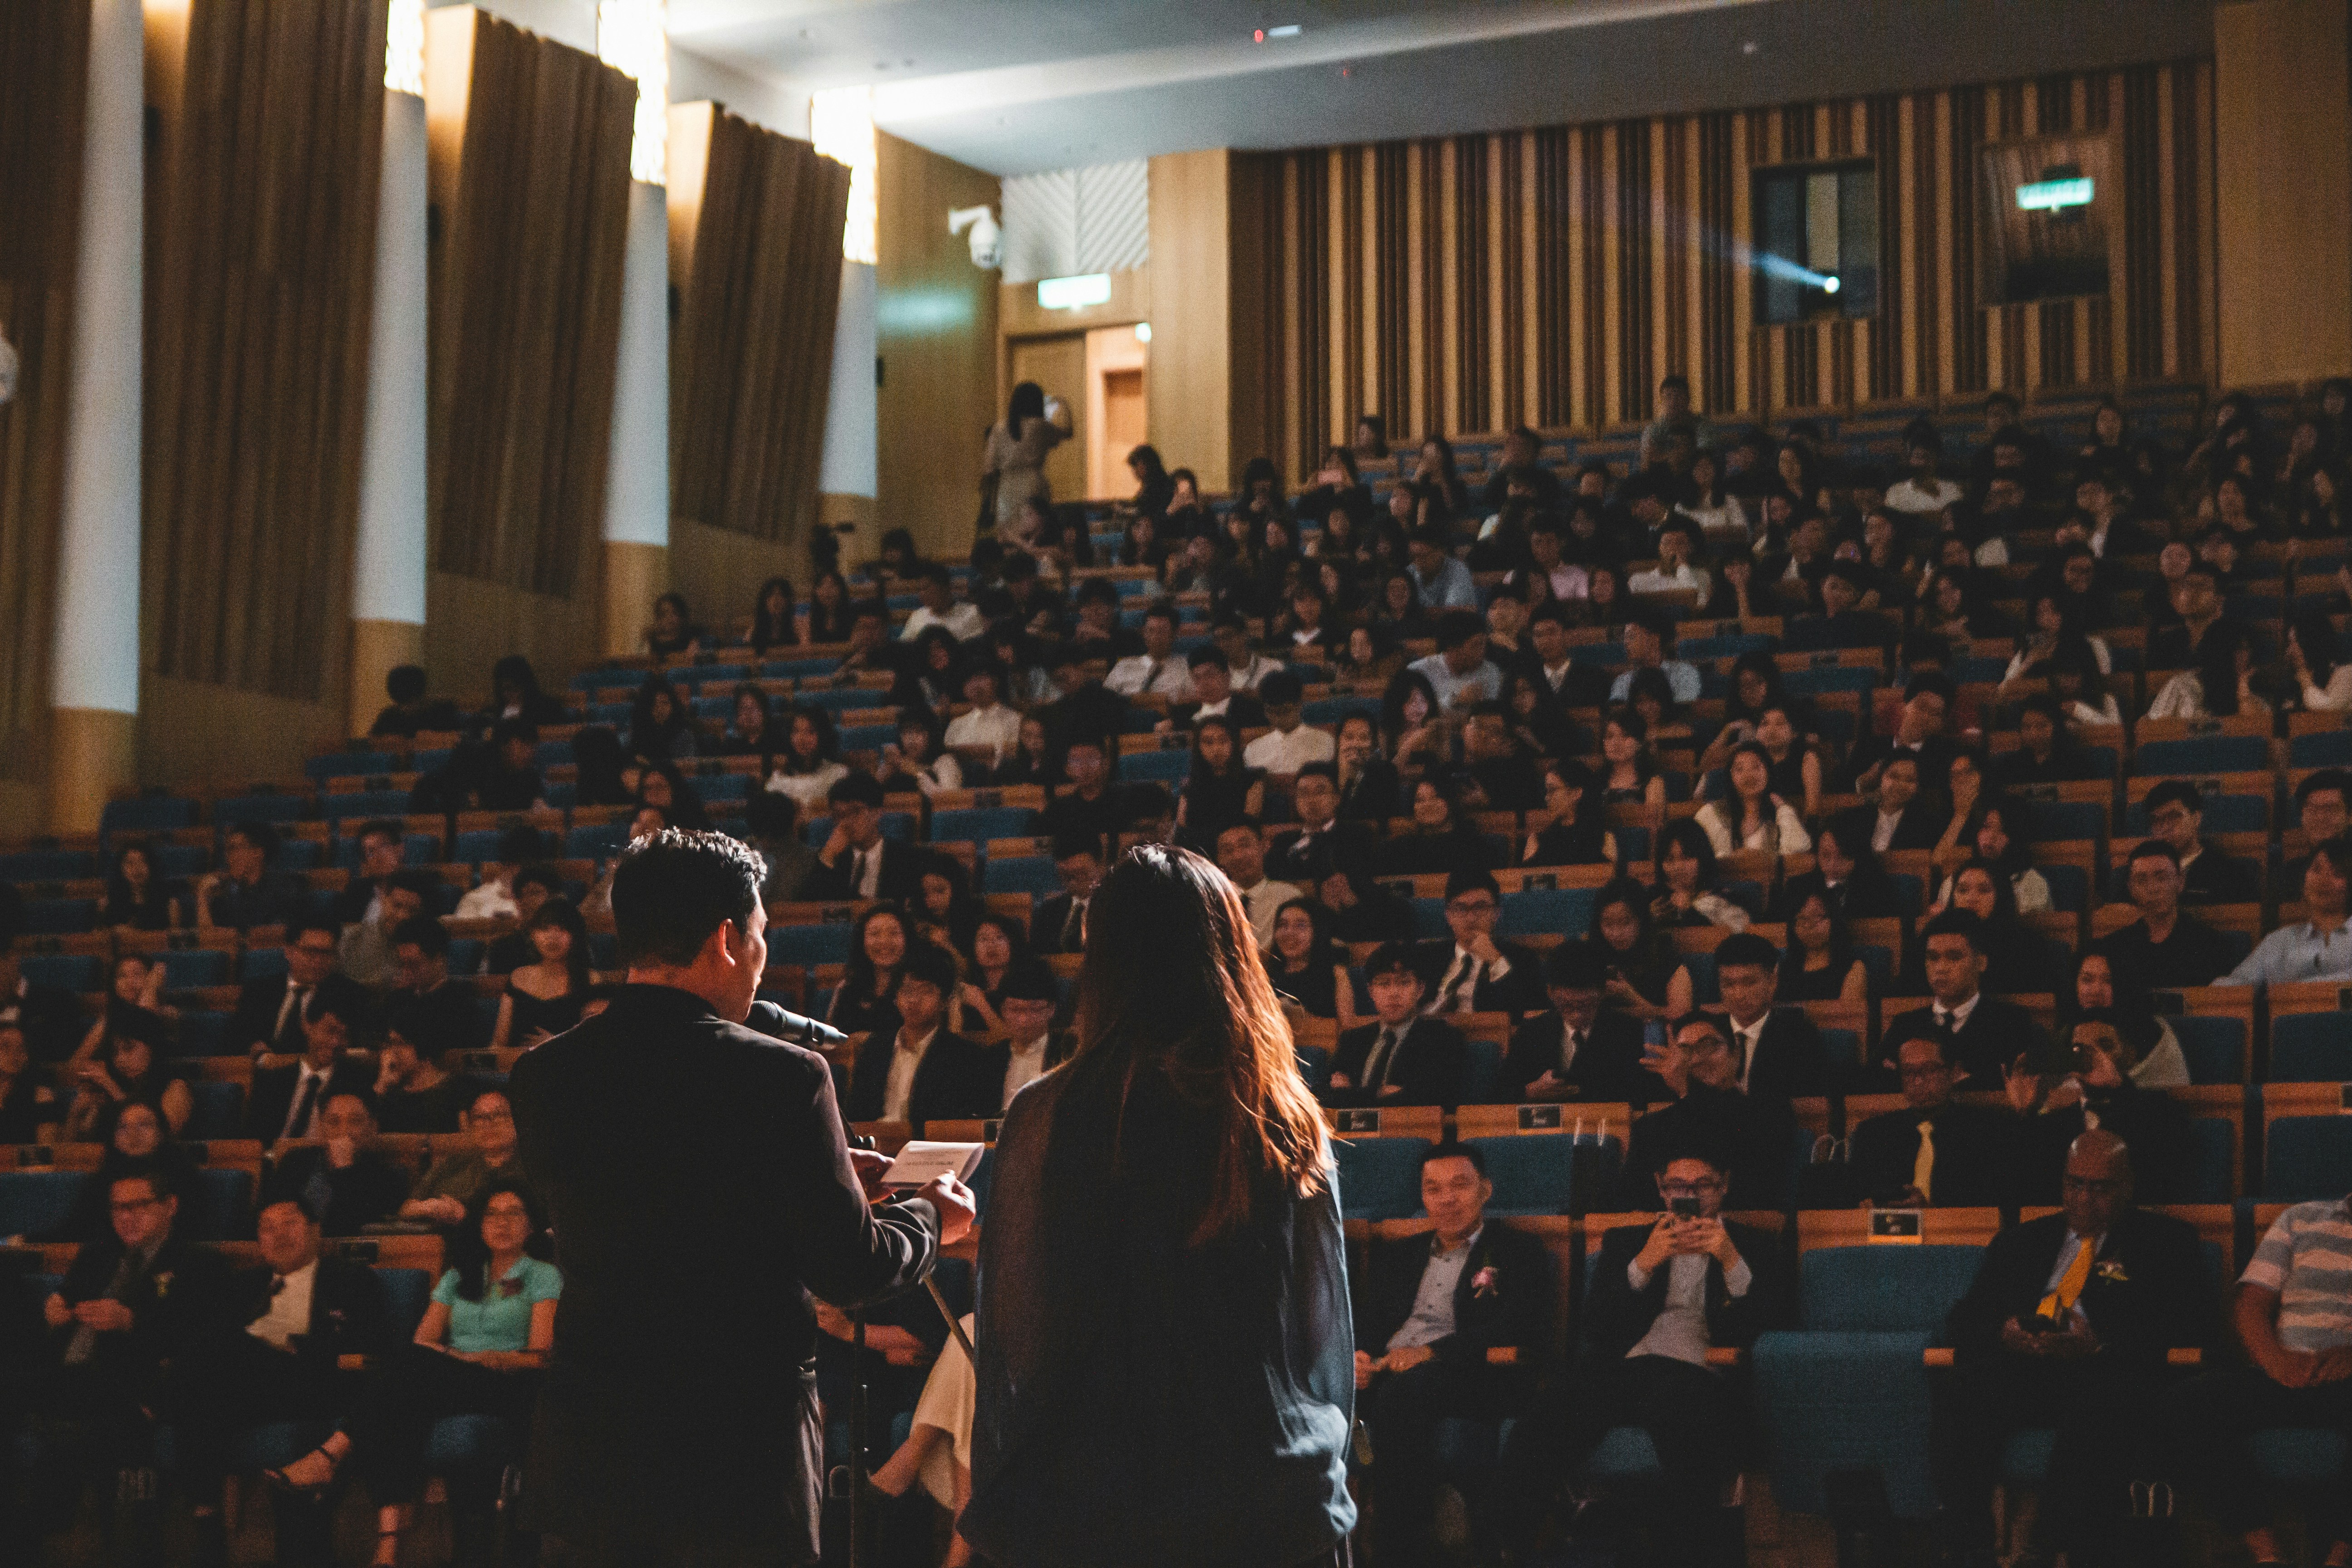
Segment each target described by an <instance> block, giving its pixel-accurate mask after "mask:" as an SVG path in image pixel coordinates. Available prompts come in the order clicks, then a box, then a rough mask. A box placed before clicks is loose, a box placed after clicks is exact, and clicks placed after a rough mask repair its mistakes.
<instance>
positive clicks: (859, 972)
mask: <svg viewBox="0 0 2352 1568" xmlns="http://www.w3.org/2000/svg"><path fill="white" fill-rule="evenodd" d="M913 941H914V933H912V932H911V931H908V929H907V921H906V917H905V916H904V915H902V914H900V913H899V912H898V905H896V904H876V905H875V906H874V907H873V908H872V909H869V910H866V912H865V913H864V914H862V915H860V916H858V917H857V924H856V927H855V928H854V929H852V931H850V933H849V966H848V973H846V974H845V975H844V976H843V977H842V981H841V984H839V985H838V986H836V987H835V989H834V993H833V1000H832V1001H831V1002H830V1003H828V1004H827V1005H826V1006H825V1013H824V1021H825V1022H826V1023H828V1024H831V1025H832V1026H834V1027H835V1028H836V1029H839V1030H840V1031H841V1032H842V1033H843V1034H845V1035H870V1034H872V1033H874V1032H875V1031H876V1030H877V1029H895V1028H897V1027H898V1006H897V1005H896V1004H895V1003H894V1002H893V1001H892V998H893V997H895V996H897V995H898V973H899V971H900V970H901V969H902V968H903V967H904V966H905V964H906V962H907V948H908V944H909V943H910V942H913Z"/></svg>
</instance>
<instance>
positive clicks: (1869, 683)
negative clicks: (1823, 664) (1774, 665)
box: [1780, 665, 1881, 697]
mask: <svg viewBox="0 0 2352 1568" xmlns="http://www.w3.org/2000/svg"><path fill="white" fill-rule="evenodd" d="M1880 679H1881V677H1880V674H1879V672H1878V671H1877V670H1874V669H1857V668H1847V667H1846V666H1843V665H1833V666H1831V667H1829V668H1822V669H1791V670H1789V671H1786V672H1785V673H1783V674H1782V675H1781V677H1780V684H1781V686H1782V687H1783V689H1786V690H1787V691H1788V693H1789V695H1790V696H1791V697H1819V696H1821V695H1822V694H1823V693H1825V692H1831V691H1861V692H1868V691H1870V690H1872V689H1874V688H1875V687H1876V686H1877V685H1878V682H1879V680H1880Z"/></svg>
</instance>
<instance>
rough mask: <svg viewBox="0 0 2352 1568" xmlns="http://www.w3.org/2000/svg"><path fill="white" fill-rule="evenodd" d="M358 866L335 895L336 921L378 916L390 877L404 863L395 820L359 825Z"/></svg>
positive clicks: (404, 848) (354, 922)
mask: <svg viewBox="0 0 2352 1568" xmlns="http://www.w3.org/2000/svg"><path fill="white" fill-rule="evenodd" d="M359 840H360V864H359V869H358V870H357V871H355V872H353V873H352V879H351V880H350V881H348V882H346V883H344V884H343V889H342V891H341V892H339V893H337V894H336V895H335V900H334V906H333V907H334V911H335V921H336V923H337V924H339V925H346V926H351V925H357V924H359V923H360V922H361V921H373V920H374V919H376V918H377V913H378V907H379V905H380V904H381V903H382V901H383V894H384V892H385V890H386V889H388V888H390V886H391V885H392V879H393V878H394V877H395V876H397V875H398V874H399V872H400V868H401V867H402V866H403V865H404V864H405V857H406V854H407V848H408V846H407V844H406V842H405V841H404V838H403V837H402V830H401V825H400V824H399V823H397V822H387V821H383V820H381V819H379V820H377V821H373V822H370V823H368V824H367V825H365V826H362V828H361V829H360V832H359Z"/></svg>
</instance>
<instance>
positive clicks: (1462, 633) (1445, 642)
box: [1437, 610, 1486, 649]
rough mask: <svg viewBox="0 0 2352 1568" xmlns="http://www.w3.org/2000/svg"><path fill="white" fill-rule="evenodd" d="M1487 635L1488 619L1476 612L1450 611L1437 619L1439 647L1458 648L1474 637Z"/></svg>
mask: <svg viewBox="0 0 2352 1568" xmlns="http://www.w3.org/2000/svg"><path fill="white" fill-rule="evenodd" d="M1485 636H1486V616H1482V615H1480V614H1479V613H1478V612H1477V611H1475V610H1448V611H1446V612H1445V613H1444V615H1441V616H1438V617H1437V646H1438V647H1439V648H1440V649H1448V648H1457V647H1461V646H1462V645H1463V644H1464V643H1466V642H1468V641H1469V640H1470V639H1471V638H1472V637H1485Z"/></svg>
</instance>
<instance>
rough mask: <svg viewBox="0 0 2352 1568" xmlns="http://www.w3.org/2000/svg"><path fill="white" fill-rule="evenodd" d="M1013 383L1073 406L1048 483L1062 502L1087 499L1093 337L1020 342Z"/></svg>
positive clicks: (1049, 469)
mask: <svg viewBox="0 0 2352 1568" xmlns="http://www.w3.org/2000/svg"><path fill="white" fill-rule="evenodd" d="M1024 381H1034V382H1035V383H1036V384H1038V385H1040V386H1042V387H1044V388H1045V395H1046V396H1047V397H1058V398H1060V399H1061V400H1062V401H1063V402H1064V403H1065V404H1066V405H1069V410H1070V431H1071V434H1070V438H1069V439H1068V440H1066V441H1064V442H1063V443H1062V444H1061V445H1060V446H1058V447H1055V448H1054V454H1053V456H1052V457H1050V458H1046V459H1045V482H1046V484H1048V485H1049V486H1051V487H1052V489H1053V492H1054V499H1055V500H1056V501H1074V500H1085V499H1086V496H1087V335H1086V334H1085V333H1084V332H1071V333H1068V334H1067V335H1066V336H1063V337H1055V338H1018V339H1015V340H1014V341H1013V382H1014V384H1019V383H1021V382H1024Z"/></svg>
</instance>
